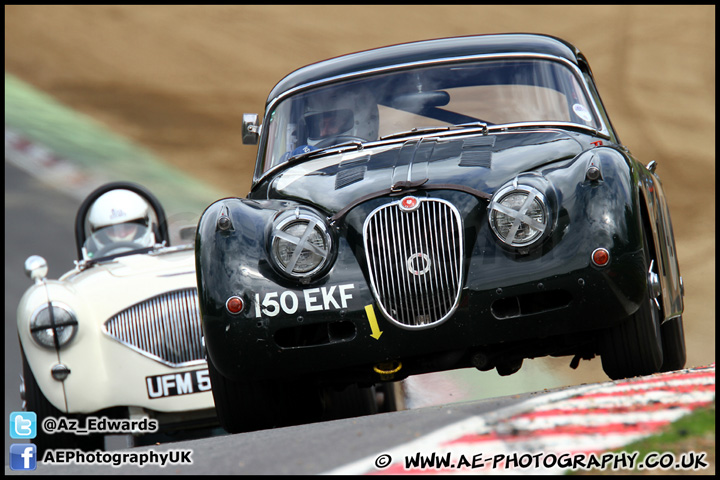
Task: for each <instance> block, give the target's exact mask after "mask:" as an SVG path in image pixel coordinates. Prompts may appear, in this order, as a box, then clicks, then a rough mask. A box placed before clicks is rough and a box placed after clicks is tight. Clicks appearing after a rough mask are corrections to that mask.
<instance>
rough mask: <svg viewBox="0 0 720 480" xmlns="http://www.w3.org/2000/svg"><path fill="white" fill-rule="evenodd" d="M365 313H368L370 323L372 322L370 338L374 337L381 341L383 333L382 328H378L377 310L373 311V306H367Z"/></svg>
mask: <svg viewBox="0 0 720 480" xmlns="http://www.w3.org/2000/svg"><path fill="white" fill-rule="evenodd" d="M365 313H367V316H368V322H370V330H372V333H371V334H370V336H371V337H373V338H374V339H375V340H379V339H380V335H382V332H381V331H380V327H379V326H378V323H377V318H375V310H373V306H372V305H366V306H365Z"/></svg>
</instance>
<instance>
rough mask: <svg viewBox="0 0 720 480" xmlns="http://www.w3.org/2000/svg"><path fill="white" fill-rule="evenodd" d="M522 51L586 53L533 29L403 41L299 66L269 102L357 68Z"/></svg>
mask: <svg viewBox="0 0 720 480" xmlns="http://www.w3.org/2000/svg"><path fill="white" fill-rule="evenodd" d="M518 52H522V53H531V54H544V55H552V56H556V57H561V58H564V59H566V60H569V61H570V62H573V63H575V64H578V63H579V58H581V57H582V54H581V53H580V51H579V50H578V49H577V48H575V47H574V46H573V45H571V44H570V43H568V42H566V41H565V40H562V39H560V38H557V37H553V36H549V35H539V34H529V33H506V34H493V35H470V36H461V37H450V38H438V39H434V40H423V41H418V42H411V43H402V44H397V45H390V46H386V47H380V48H375V49H371V50H364V51H361V52H356V53H350V54H347V55H342V56H339V57H334V58H330V59H328V60H323V61H321V62H318V63H313V64H310V65H307V66H305V67H302V68H299V69H297V70H295V71H294V72H292V73H290V74H289V75H287V76H286V77H285V78H283V79H282V80H280V82H278V83H277V85H275V87H274V88H273V89H272V91H271V92H270V94H269V95H268V98H267V103H268V104H269V103H270V102H271V101H273V100H274V99H275V98H277V97H278V96H279V95H281V94H283V93H284V92H286V91H288V90H291V89H293V88H296V87H298V86H301V85H306V84H311V83H314V82H317V81H320V80H325V79H328V78H332V77H337V76H342V75H347V74H350V73H353V72H361V71H365V70H372V69H378V68H383V67H387V66H392V65H396V64H407V63H414V62H423V61H430V60H435V59H438V58H452V57H465V56H473V55H483V54H503V53H518Z"/></svg>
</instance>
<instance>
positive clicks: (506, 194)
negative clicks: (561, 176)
mask: <svg viewBox="0 0 720 480" xmlns="http://www.w3.org/2000/svg"><path fill="white" fill-rule="evenodd" d="M489 208H490V216H489V220H490V226H491V227H492V229H493V231H494V232H495V234H496V235H497V236H498V238H499V239H500V240H502V241H503V242H504V243H506V244H508V245H510V246H513V247H524V246H528V245H530V244H532V243H534V242H535V241H537V240H539V239H540V237H542V235H543V233H545V230H546V229H547V227H548V223H549V222H548V207H547V202H546V201H545V197H544V196H543V194H542V193H540V192H539V191H538V190H536V189H534V188H532V187H529V186H525V185H517V186H508V187H505V188H502V189H500V190H499V191H498V192H497V193H496V194H495V195H494V196H493V199H492V201H491V202H490V207H489Z"/></svg>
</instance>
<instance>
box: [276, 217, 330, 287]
mask: <svg viewBox="0 0 720 480" xmlns="http://www.w3.org/2000/svg"><path fill="white" fill-rule="evenodd" d="M331 247H332V238H331V236H330V232H329V231H328V229H327V227H326V225H325V222H324V221H323V220H322V219H321V218H320V217H318V216H316V215H314V214H312V213H310V212H307V211H302V212H301V211H299V210H296V211H295V212H294V214H292V215H290V216H286V217H281V218H280V221H279V222H277V223H276V224H275V226H274V228H273V231H272V238H271V241H270V250H271V252H270V253H271V257H272V260H273V262H274V263H275V265H276V266H277V267H278V268H279V269H280V270H281V271H282V272H283V273H285V274H287V275H289V276H291V277H294V278H302V277H309V276H312V275H314V274H315V273H317V272H319V271H320V270H322V269H323V267H324V266H325V265H326V263H327V261H328V259H329V257H330V248H331Z"/></svg>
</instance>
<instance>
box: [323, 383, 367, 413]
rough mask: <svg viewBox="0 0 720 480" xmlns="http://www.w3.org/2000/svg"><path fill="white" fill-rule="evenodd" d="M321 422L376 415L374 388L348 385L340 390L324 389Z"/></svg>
mask: <svg viewBox="0 0 720 480" xmlns="http://www.w3.org/2000/svg"><path fill="white" fill-rule="evenodd" d="M323 400H324V402H323V403H324V409H323V410H324V411H323V417H322V418H323V420H338V419H340V418H352V417H361V416H363V415H373V414H375V413H378V402H377V398H376V396H375V387H374V386H371V387H359V386H358V385H357V384H353V385H350V386H348V387H346V388H344V389H342V390H336V389H335V388H326V389H325V392H324V398H323Z"/></svg>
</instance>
